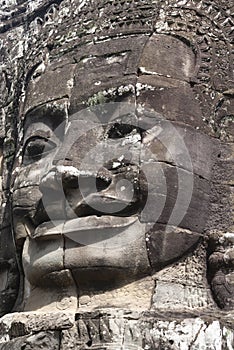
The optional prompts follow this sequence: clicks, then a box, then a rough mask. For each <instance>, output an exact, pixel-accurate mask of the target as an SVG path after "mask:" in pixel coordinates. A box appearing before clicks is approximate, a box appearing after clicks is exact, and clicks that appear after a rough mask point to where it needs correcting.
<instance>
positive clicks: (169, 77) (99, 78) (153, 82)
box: [24, 34, 206, 129]
mask: <svg viewBox="0 0 234 350" xmlns="http://www.w3.org/2000/svg"><path fill="white" fill-rule="evenodd" d="M196 70H197V62H196V55H195V53H194V52H193V50H192V48H191V47H190V46H189V44H187V43H185V42H183V41H181V40H179V39H178V38H175V37H173V36H170V35H164V34H153V35H152V36H151V37H149V36H147V35H136V36H131V37H130V38H117V39H111V40H109V41H105V42H99V43H96V44H95V45H94V44H93V45H86V46H83V47H81V48H79V50H77V51H75V50H74V51H73V52H72V53H70V54H66V55H64V56H61V57H60V58H59V59H57V58H56V59H52V60H51V62H50V63H49V64H47V65H46V66H45V65H44V64H41V65H40V66H39V67H37V69H36V70H35V71H34V73H33V74H31V77H30V79H29V84H28V87H27V93H26V100H25V105H24V115H26V114H28V111H30V110H33V109H35V108H36V107H38V106H41V105H44V104H46V103H51V102H53V101H57V102H58V101H61V100H63V101H67V105H69V111H70V114H73V113H74V112H77V111H79V110H81V109H83V108H85V107H86V106H87V104H89V103H91V104H95V103H102V102H105V101H107V100H108V99H112V100H117V101H118V100H119V99H121V101H122V100H124V96H126V95H127V100H128V101H129V102H132V103H135V102H136V100H137V102H138V104H140V105H142V106H143V107H146V108H148V109H153V110H154V111H155V112H157V113H159V114H162V115H163V117H164V118H166V119H169V120H174V121H179V122H182V123H185V124H187V125H191V126H193V127H195V128H199V129H201V128H206V126H205V125H204V123H202V114H201V110H200V106H199V103H198V101H197V99H196V98H195V96H194V93H193V90H192V88H191V84H190V81H191V80H192V79H193V78H194V75H195V74H196ZM58 103H59V102H58ZM58 103H57V104H58ZM46 118H51V117H50V116H49V115H47V116H46ZM29 119H31V118H29ZM31 122H33V119H31Z"/></svg>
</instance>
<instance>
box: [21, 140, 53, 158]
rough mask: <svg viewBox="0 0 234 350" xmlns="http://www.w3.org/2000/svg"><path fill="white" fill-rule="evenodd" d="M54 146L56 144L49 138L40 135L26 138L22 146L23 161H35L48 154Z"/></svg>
mask: <svg viewBox="0 0 234 350" xmlns="http://www.w3.org/2000/svg"><path fill="white" fill-rule="evenodd" d="M55 147H56V144H55V143H54V142H52V141H51V140H49V139H47V138H45V137H41V136H33V137H31V138H29V139H28V140H27V142H26V144H25V146H24V150H23V163H24V164H29V163H32V162H37V161H38V160H40V159H41V158H42V157H44V156H46V155H48V154H49V153H50V152H51V151H52V150H53V149H54V148H55Z"/></svg>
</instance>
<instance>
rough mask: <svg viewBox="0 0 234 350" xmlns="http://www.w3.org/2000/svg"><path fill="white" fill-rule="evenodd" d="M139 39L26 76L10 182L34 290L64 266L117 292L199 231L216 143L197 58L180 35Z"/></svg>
mask: <svg viewBox="0 0 234 350" xmlns="http://www.w3.org/2000/svg"><path fill="white" fill-rule="evenodd" d="M137 39H138V38H137V36H135V38H134V39H133V40H135V41H136V45H135V47H136V48H135V49H134V48H133V49H132V51H131V55H130V53H128V50H127V49H128V46H129V41H127V40H126V39H113V40H112V44H110V45H109V46H108V47H107V46H105V45H104V43H101V44H99V46H98V45H93V46H92V47H88V49H87V50H88V51H87V53H86V54H85V55H83V57H82V58H81V59H80V60H79V61H78V62H77V60H76V62H74V60H72V58H71V56H64V57H61V58H60V59H56V60H53V61H51V62H50V63H48V64H47V66H45V67H44V66H43V65H41V66H39V67H38V68H37V69H36V70H35V71H34V73H33V74H32V75H31V78H30V82H29V84H28V88H27V92H26V99H25V102H24V106H23V107H22V109H23V127H22V128H23V134H24V137H23V141H22V145H21V149H20V152H21V155H22V157H21V158H20V162H19V164H17V169H16V172H15V176H14V182H13V219H14V231H15V239H16V243H17V245H18V246H19V247H22V262H23V269H24V273H25V277H26V280H27V281H28V282H29V284H30V285H31V286H36V287H40V288H41V287H42V288H43V286H49V285H50V284H51V285H57V288H59V286H60V284H61V283H62V282H61V281H60V280H59V279H58V280H57V281H56V273H59V272H61V271H65V270H66V271H70V273H71V275H72V279H73V280H74V281H75V283H76V284H77V285H78V286H79V288H81V289H85V290H89V289H93V290H98V289H115V288H117V287H119V286H120V285H125V284H128V283H130V282H132V281H134V280H137V279H141V278H143V277H144V276H147V275H150V274H152V273H154V272H155V271H158V270H160V269H162V268H163V267H165V266H167V265H168V264H170V263H172V262H174V261H177V260H178V259H179V258H181V257H182V256H183V255H185V254H186V253H187V252H189V251H191V250H193V249H194V247H195V246H196V245H197V243H198V242H199V240H200V237H202V235H203V232H204V228H205V222H206V218H207V210H208V203H209V191H210V187H209V180H210V176H211V166H212V161H211V158H212V157H211V156H212V153H213V151H214V148H213V144H212V142H211V139H210V138H209V136H208V131H207V129H206V127H205V126H204V123H203V122H202V114H201V111H200V107H199V104H198V101H197V99H196V96H195V95H194V93H193V90H192V87H191V79H192V78H193V76H194V75H195V71H196V64H197V62H196V58H195V54H194V52H193V51H192V49H191V47H189V46H188V45H187V44H185V43H184V42H182V41H180V40H179V39H177V38H174V37H173V36H167V35H163V34H160V35H159V34H154V35H153V36H151V37H150V38H148V37H146V38H144V40H143V39H142V38H141V39H139V41H138V42H137ZM131 40H132V39H131ZM120 46H121V47H122V49H121V53H119V47H120ZM117 48H118V50H117ZM134 50H135V51H136V52H135V54H134ZM75 54H76V52H74V55H75ZM130 58H131V59H130ZM136 73H137V74H136ZM204 150H205V152H204Z"/></svg>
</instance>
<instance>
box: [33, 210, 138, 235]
mask: <svg viewBox="0 0 234 350" xmlns="http://www.w3.org/2000/svg"><path fill="white" fill-rule="evenodd" d="M137 220H138V217H137V216H129V217H112V216H107V215H103V216H101V217H98V216H95V215H94V216H89V217H79V218H76V219H72V220H68V221H57V222H51V221H50V222H45V223H43V224H41V225H39V226H38V227H37V228H36V229H35V231H34V232H33V234H32V238H34V239H35V238H43V237H46V238H49V237H51V236H60V235H62V234H63V235H66V234H69V233H76V232H79V233H81V232H85V231H91V230H95V231H96V232H97V231H98V230H105V229H110V228H111V229H112V230H118V229H120V228H124V227H127V226H130V225H131V224H133V223H135V222H136V221H137Z"/></svg>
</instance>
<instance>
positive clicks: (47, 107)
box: [23, 103, 67, 130]
mask: <svg viewBox="0 0 234 350" xmlns="http://www.w3.org/2000/svg"><path fill="white" fill-rule="evenodd" d="M62 107H63V108H62ZM66 115H67V112H66V107H65V105H62V104H61V105H56V104H55V103H46V104H43V105H40V106H38V107H35V108H33V109H32V110H29V111H28V112H27V113H26V114H25V116H24V123H23V128H24V130H26V129H27V128H28V127H29V125H30V124H32V123H36V122H43V123H44V124H47V125H48V126H49V127H50V128H52V129H56V128H57V127H58V126H59V125H60V124H61V123H62V122H63V121H64V120H65V119H66Z"/></svg>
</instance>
